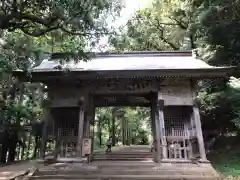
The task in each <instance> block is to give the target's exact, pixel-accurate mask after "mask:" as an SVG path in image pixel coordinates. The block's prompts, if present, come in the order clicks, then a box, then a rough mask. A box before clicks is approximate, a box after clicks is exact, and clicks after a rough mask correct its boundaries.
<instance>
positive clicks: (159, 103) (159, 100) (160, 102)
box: [157, 99, 164, 110]
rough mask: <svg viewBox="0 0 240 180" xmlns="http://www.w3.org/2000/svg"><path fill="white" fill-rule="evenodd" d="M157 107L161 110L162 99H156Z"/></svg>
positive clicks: (162, 106)
mask: <svg viewBox="0 0 240 180" xmlns="http://www.w3.org/2000/svg"><path fill="white" fill-rule="evenodd" d="M157 108H158V109H161V110H162V109H163V108H164V100H163V99H158V100H157Z"/></svg>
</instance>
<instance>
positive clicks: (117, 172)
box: [36, 169, 214, 176]
mask: <svg viewBox="0 0 240 180" xmlns="http://www.w3.org/2000/svg"><path fill="white" fill-rule="evenodd" d="M36 174H37V175H42V176H54V175H79V176H81V175H89V174H91V175H96V176H97V175H99V174H102V175H172V174H179V175H198V176H204V175H205V176H210V175H211V176H213V175H214V173H212V172H210V171H199V170H196V171H188V170H185V171H184V170H182V171H177V170H158V171H153V170H152V171H147V170H141V171H140V170H135V169H129V170H115V169H114V170H113V169H105V170H99V171H81V170H79V171H65V172H64V171H55V172H53V171H49V172H38V173H36Z"/></svg>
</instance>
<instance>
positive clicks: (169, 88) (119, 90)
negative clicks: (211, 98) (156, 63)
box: [49, 79, 194, 107]
mask: <svg viewBox="0 0 240 180" xmlns="http://www.w3.org/2000/svg"><path fill="white" fill-rule="evenodd" d="M88 92H91V93H92V94H93V95H95V99H94V100H95V102H94V104H95V105H96V106H107V104H109V105H124V103H125V105H133V106H149V105H150V101H149V100H148V99H147V98H146V97H144V94H146V93H151V92H161V93H162V99H164V102H165V106H169V105H193V94H194V92H192V88H191V86H190V80H187V79H183V80H181V79H168V80H161V79H110V80H104V79H103V80H91V81H86V82H85V81H82V82H81V83H80V84H76V85H72V86H64V85H54V84H53V85H51V86H50V87H49V96H50V98H51V100H52V107H67V106H68V107H76V106H78V101H79V99H80V98H81V96H84V97H85V96H86V93H88ZM123 94H125V96H123ZM126 94H127V95H128V96H126ZM134 94H135V95H137V94H139V97H137V96H135V95H134Z"/></svg>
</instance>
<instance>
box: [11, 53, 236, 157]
mask: <svg viewBox="0 0 240 180" xmlns="http://www.w3.org/2000/svg"><path fill="white" fill-rule="evenodd" d="M62 59H64V54H53V55H52V56H51V57H50V58H49V59H47V60H43V62H42V64H41V65H40V66H38V67H35V68H33V69H32V70H31V72H32V79H31V81H33V82H42V83H44V84H46V86H47V92H48V98H47V100H45V101H46V102H45V104H46V105H45V106H44V107H45V115H46V116H45V126H44V129H43V138H42V147H41V157H42V158H44V157H45V155H46V153H45V149H46V142H47V140H48V139H49V137H50V136H51V137H53V138H54V139H55V151H54V157H55V159H57V158H59V157H74V158H81V157H82V156H83V152H82V143H83V139H84V138H93V134H94V132H93V130H91V128H90V127H91V126H92V125H93V124H94V117H95V108H96V107H106V106H142V107H151V127H152V133H153V137H154V140H156V152H155V153H154V154H155V155H154V160H155V161H156V162H178V161H179V162H186V161H189V162H191V161H192V160H193V159H197V160H198V161H199V162H208V161H207V158H206V153H205V148H204V142H203V135H202V129H201V121H200V113H199V105H198V104H199V103H198V100H197V82H198V81H199V80H202V79H206V78H219V77H227V76H228V74H229V73H230V72H231V71H232V68H228V67H223V68H219V67H213V66H209V65H208V64H206V63H205V62H203V61H201V60H199V59H196V57H194V56H193V55H192V52H136V53H135V52H130V53H123V54H97V55H96V57H93V59H92V60H91V61H89V62H79V63H77V64H74V63H71V62H68V63H66V64H65V65H61V64H60V62H59V61H60V60H62ZM59 66H61V68H59ZM15 75H16V76H18V77H19V78H20V79H21V80H23V81H29V79H28V78H27V77H26V76H25V75H24V73H23V72H22V71H15ZM92 148H93V146H92ZM91 152H92V153H91V154H93V149H92V151H91Z"/></svg>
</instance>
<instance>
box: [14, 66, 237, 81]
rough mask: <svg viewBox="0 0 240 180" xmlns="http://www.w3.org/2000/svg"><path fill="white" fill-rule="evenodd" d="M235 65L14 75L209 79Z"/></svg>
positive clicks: (45, 78)
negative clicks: (203, 67)
mask: <svg viewBox="0 0 240 180" xmlns="http://www.w3.org/2000/svg"><path fill="white" fill-rule="evenodd" d="M234 69H235V67H222V68H218V67H216V68H205V69H162V70H160V69H156V70H154V69H153V70H111V71H109V70H108V71H84V70H82V71H74V70H67V71H66V70H51V71H36V70H35V71H32V72H30V74H31V77H28V76H27V75H26V73H25V72H23V71H14V72H13V75H14V76H17V77H19V79H20V80H22V81H32V82H38V81H39V82H45V81H48V80H50V79H51V80H53V79H54V78H68V77H70V78H73V79H95V78H144V77H153V78H157V77H163V78H164V77H165V78H199V79H209V78H217V77H230V76H231V75H232V73H233V72H234Z"/></svg>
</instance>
